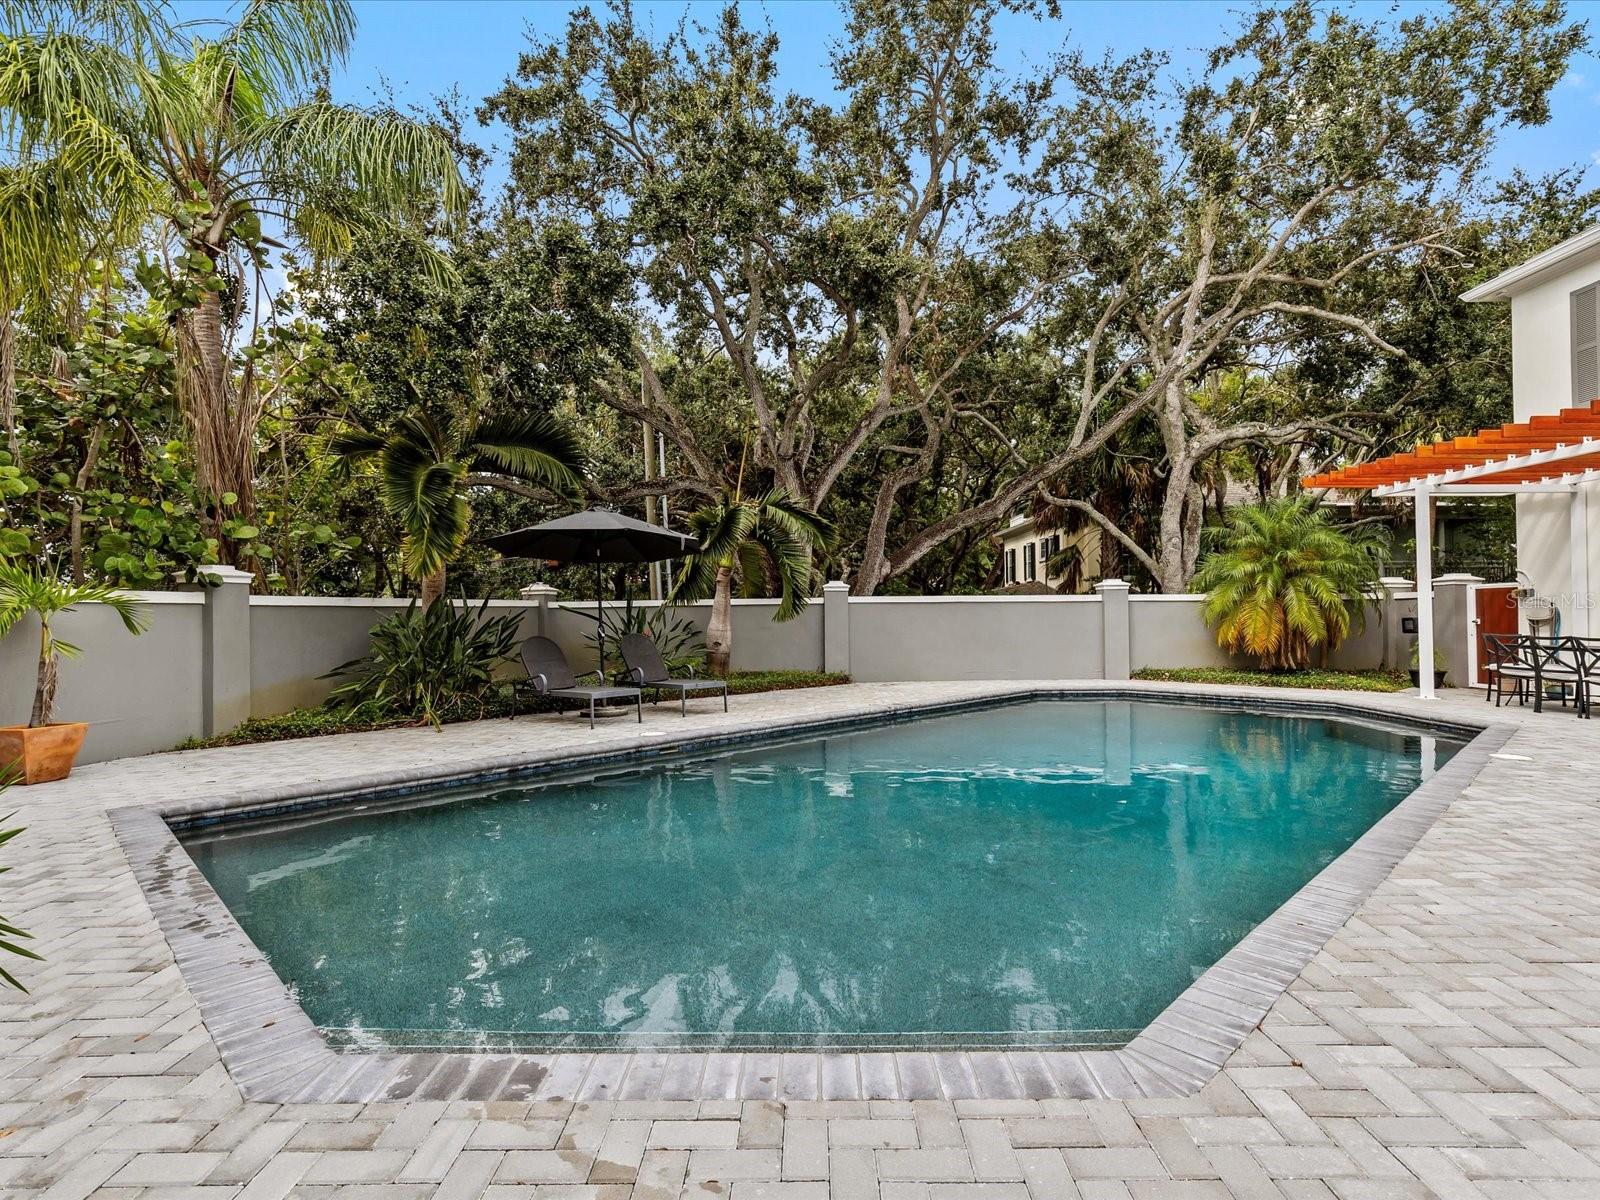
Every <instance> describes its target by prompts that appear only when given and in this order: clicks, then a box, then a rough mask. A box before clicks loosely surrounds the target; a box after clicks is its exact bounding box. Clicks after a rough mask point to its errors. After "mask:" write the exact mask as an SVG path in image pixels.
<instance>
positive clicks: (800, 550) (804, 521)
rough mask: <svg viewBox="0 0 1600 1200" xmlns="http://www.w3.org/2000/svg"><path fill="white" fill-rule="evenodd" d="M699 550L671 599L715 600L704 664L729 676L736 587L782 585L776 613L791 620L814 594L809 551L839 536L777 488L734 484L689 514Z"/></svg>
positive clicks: (775, 588)
mask: <svg viewBox="0 0 1600 1200" xmlns="http://www.w3.org/2000/svg"><path fill="white" fill-rule="evenodd" d="M689 528H690V529H691V530H692V531H693V532H694V535H695V537H697V538H698V539H699V540H700V549H699V550H697V551H696V552H695V553H693V554H691V555H689V556H688V557H687V558H685V559H684V560H683V566H682V568H681V570H680V571H679V573H678V580H677V583H676V584H675V585H674V586H673V589H672V595H671V596H670V599H671V600H674V601H694V600H705V599H707V598H709V599H710V600H711V619H710V621H709V622H707V624H706V665H707V666H708V667H709V668H710V670H711V672H712V674H714V675H726V674H727V673H728V666H729V663H730V662H731V660H732V655H733V589H734V587H735V585H739V586H741V587H742V588H743V589H744V590H747V591H752V592H755V593H757V594H761V593H766V594H770V593H772V592H777V593H778V596H779V603H778V611H777V612H776V613H775V614H774V617H773V619H774V620H778V621H788V620H792V619H793V618H794V617H796V616H798V615H799V614H800V613H801V612H802V611H803V610H804V609H805V606H806V603H807V601H808V600H809V598H810V593H811V584H812V579H811V575H812V570H811V556H812V552H813V551H814V550H816V549H817V548H819V547H821V546H823V545H825V544H826V543H827V541H828V539H829V538H831V537H832V536H833V526H832V525H831V524H830V523H829V522H828V521H826V520H824V519H823V518H822V517H819V516H818V515H817V514H816V513H814V512H812V511H811V510H810V509H808V508H806V507H805V506H804V505H803V504H801V503H799V502H798V501H796V500H794V499H793V498H792V497H790V496H789V495H788V493H786V492H783V491H781V490H779V491H771V492H768V493H766V494H765V495H762V496H743V495H741V494H740V493H739V491H738V490H737V489H736V490H734V491H731V492H726V493H724V494H723V495H722V497H721V498H720V499H718V500H717V501H716V503H714V504H711V505H708V506H707V507H705V508H702V509H700V510H699V511H698V512H695V513H693V514H691V515H690V517H689Z"/></svg>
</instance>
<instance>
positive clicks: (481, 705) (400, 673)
mask: <svg viewBox="0 0 1600 1200" xmlns="http://www.w3.org/2000/svg"><path fill="white" fill-rule="evenodd" d="M488 607H489V602H488V600H485V601H484V602H483V603H482V604H480V605H479V606H478V608H477V611H475V612H474V611H473V610H472V609H471V608H470V607H468V606H467V605H466V604H465V603H462V604H461V605H459V606H457V605H455V604H450V603H439V604H434V605H431V606H429V607H428V608H426V609H421V610H419V609H418V607H417V603H416V601H414V600H413V601H412V602H411V605H410V606H409V607H408V608H407V609H406V611H405V612H403V613H397V614H395V615H394V616H392V617H389V618H388V619H387V620H384V621H382V622H380V623H379V624H378V625H377V626H376V627H375V628H374V629H373V631H372V648H371V649H370V650H369V651H368V652H367V653H366V654H365V655H364V656H362V657H361V658H357V659H352V660H351V661H350V662H347V663H344V664H343V665H341V666H338V667H335V668H334V669H333V670H332V671H330V672H328V674H327V675H325V676H323V678H324V679H343V680H344V681H345V682H343V683H341V684H340V685H339V686H338V687H336V688H334V690H333V691H332V693H330V694H329V696H328V699H327V704H328V706H329V707H331V708H333V709H335V710H338V711H341V712H344V713H354V712H355V711H356V710H358V709H360V710H364V711H365V712H366V713H368V714H370V715H380V714H381V715H385V716H397V717H420V718H423V719H425V720H427V721H428V722H430V723H432V724H434V725H438V724H439V723H440V722H441V721H442V720H446V719H449V718H451V717H460V716H463V715H479V716H481V715H483V713H484V712H485V711H486V710H487V705H488V702H489V700H490V699H491V697H492V695H493V692H494V687H495V678H494V676H495V669H496V668H497V667H499V666H500V664H501V663H503V662H505V661H506V659H508V658H509V657H510V656H511V654H512V652H513V651H514V650H515V649H516V646H517V642H518V641H519V638H520V633H519V630H520V626H521V622H522V617H521V614H520V613H508V614H506V615H504V616H499V617H487V618H486V617H485V615H484V614H485V611H486V610H487V609H488Z"/></svg>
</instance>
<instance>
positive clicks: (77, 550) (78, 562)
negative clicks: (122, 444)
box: [67, 421, 106, 584]
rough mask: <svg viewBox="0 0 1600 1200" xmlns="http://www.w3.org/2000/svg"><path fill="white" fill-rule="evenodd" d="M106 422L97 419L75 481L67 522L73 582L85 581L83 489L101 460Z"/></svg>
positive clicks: (68, 548) (68, 551)
mask: <svg viewBox="0 0 1600 1200" xmlns="http://www.w3.org/2000/svg"><path fill="white" fill-rule="evenodd" d="M105 432H106V424H105V422H104V421H96V422H95V423H94V429H93V430H92V431H91V432H90V434H89V445H88V448H87V449H85V450H84V452H83V464H82V465H81V466H80V467H79V468H78V476H77V479H76V480H74V482H73V496H72V502H71V509H72V516H71V518H70V519H69V520H68V522H67V553H68V556H69V562H70V563H71V565H72V582H73V583H77V584H81V583H82V582H83V490H84V489H85V488H86V487H88V486H89V480H90V478H91V477H92V476H93V475H94V468H95V464H96V463H97V462H99V461H100V441H101V439H102V438H103V437H104V436H105Z"/></svg>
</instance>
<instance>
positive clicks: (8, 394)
mask: <svg viewBox="0 0 1600 1200" xmlns="http://www.w3.org/2000/svg"><path fill="white" fill-rule="evenodd" d="M0 423H4V425H5V427H6V450H7V451H8V452H9V453H10V454H11V465H12V466H14V467H20V466H22V439H21V437H20V435H19V434H18V433H17V338H16V328H15V326H14V324H13V320H12V311H11V305H10V303H9V302H7V301H0Z"/></svg>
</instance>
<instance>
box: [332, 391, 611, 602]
mask: <svg viewBox="0 0 1600 1200" xmlns="http://www.w3.org/2000/svg"><path fill="white" fill-rule="evenodd" d="M329 449H330V450H331V452H332V453H333V454H334V455H335V456H336V457H337V458H338V459H339V460H340V462H341V464H342V466H343V468H344V469H346V470H348V469H349V468H350V467H353V466H355V465H357V464H360V463H372V464H375V465H376V467H377V472H378V481H379V487H380V489H381V492H382V495H383V502H384V507H385V508H387V509H388V510H389V512H390V514H391V515H392V516H393V517H394V518H395V520H396V521H397V522H398V523H399V525H400V528H401V529H402V530H403V531H404V537H403V539H402V541H401V543H400V559H401V565H402V566H404V567H405V569H406V572H407V573H408V574H410V575H411V576H412V577H413V578H414V579H418V580H420V581H421V582H422V604H423V607H424V608H427V607H428V606H429V605H431V604H432V603H433V602H434V601H435V600H437V599H438V598H439V597H440V596H441V595H442V594H443V593H444V585H445V569H446V567H447V566H448V565H449V562H450V560H451V559H452V558H454V557H455V554H456V551H457V550H459V549H460V548H461V544H462V543H463V542H464V541H466V539H467V533H468V531H469V529H470V527H471V521H472V510H471V506H470V504H469V502H468V494H469V492H470V491H471V489H473V488H474V487H493V488H499V489H500V490H502V491H509V492H514V493H517V494H519V495H526V494H528V489H527V486H526V485H532V486H534V487H538V488H545V489H548V490H549V491H552V492H555V493H556V494H557V495H559V496H561V497H563V498H571V497H576V496H577V495H578V494H579V492H580V490H581V487H582V473H583V453H582V450H581V448H580V447H579V445H578V440H577V438H576V437H575V436H574V435H573V433H572V432H571V431H570V430H569V429H568V428H567V427H566V426H565V425H563V424H561V423H560V422H559V421H557V420H556V419H554V418H553V417H549V416H547V415H545V414H543V413H535V412H526V413H514V414H511V415H507V416H490V417H486V418H482V419H480V418H478V417H477V416H474V415H459V416H455V417H451V418H446V419H440V418H438V417H436V416H435V415H434V414H433V413H431V412H430V411H428V410H427V409H426V408H424V407H423V406H421V405H420V404H419V405H418V406H417V407H415V408H413V409H411V410H410V411H409V412H407V413H406V414H405V415H404V416H402V417H400V418H399V419H398V420H397V421H395V423H394V425H393V427H391V428H390V429H387V430H381V431H372V430H364V429H351V430H347V431H344V432H341V433H338V434H336V435H335V436H334V437H333V438H332V439H331V440H330V442H329Z"/></svg>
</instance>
